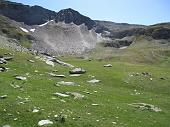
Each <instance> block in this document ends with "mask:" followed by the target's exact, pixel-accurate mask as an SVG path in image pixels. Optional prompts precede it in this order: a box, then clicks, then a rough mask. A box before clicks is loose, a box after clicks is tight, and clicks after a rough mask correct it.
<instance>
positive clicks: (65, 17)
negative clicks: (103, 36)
mask: <svg viewBox="0 0 170 127" xmlns="http://www.w3.org/2000/svg"><path fill="white" fill-rule="evenodd" d="M55 21H56V22H65V23H67V24H69V23H74V24H76V25H82V24H85V25H86V26H87V27H88V29H92V28H93V27H94V26H95V21H93V20H91V19H90V18H89V17H86V16H83V15H81V14H80V13H79V12H77V11H75V10H73V9H71V8H68V9H64V10H61V11H59V12H58V13H57V16H56V17H55Z"/></svg>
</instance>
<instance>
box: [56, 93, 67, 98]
mask: <svg viewBox="0 0 170 127" xmlns="http://www.w3.org/2000/svg"><path fill="white" fill-rule="evenodd" d="M54 95H56V96H59V97H69V95H67V94H62V93H54Z"/></svg>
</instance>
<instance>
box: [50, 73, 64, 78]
mask: <svg viewBox="0 0 170 127" xmlns="http://www.w3.org/2000/svg"><path fill="white" fill-rule="evenodd" d="M49 75H50V76H53V77H59V78H66V76H65V75H56V74H54V73H49Z"/></svg>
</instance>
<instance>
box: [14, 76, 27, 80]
mask: <svg viewBox="0 0 170 127" xmlns="http://www.w3.org/2000/svg"><path fill="white" fill-rule="evenodd" d="M15 79H17V80H27V78H26V77H23V76H16V77H15Z"/></svg>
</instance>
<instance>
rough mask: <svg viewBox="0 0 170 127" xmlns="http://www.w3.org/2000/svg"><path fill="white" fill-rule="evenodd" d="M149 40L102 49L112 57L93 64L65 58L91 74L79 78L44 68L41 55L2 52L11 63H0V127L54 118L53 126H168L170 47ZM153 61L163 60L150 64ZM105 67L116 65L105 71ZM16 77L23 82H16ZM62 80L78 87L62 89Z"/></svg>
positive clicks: (66, 71)
mask: <svg viewBox="0 0 170 127" xmlns="http://www.w3.org/2000/svg"><path fill="white" fill-rule="evenodd" d="M148 42H149V41H146V42H140V38H139V39H138V41H137V42H136V43H134V44H133V45H131V46H130V47H129V48H127V49H124V50H121V51H118V50H117V51H116V50H114V52H113V49H111V50H103V52H102V55H104V54H105V55H107V53H109V54H111V53H112V55H113V56H114V57H112V58H111V59H98V60H97V59H96V58H98V57H99V56H95V55H100V53H99V52H98V53H96V52H97V51H95V53H96V54H91V55H93V58H94V59H91V60H88V59H81V58H75V57H70V56H69V57H61V58H60V59H61V60H63V61H65V62H67V63H70V64H72V65H74V66H75V67H82V68H84V69H85V70H86V71H87V72H86V73H85V74H82V75H80V76H79V77H71V76H70V74H69V71H70V70H71V68H69V67H65V66H62V65H59V64H57V63H55V66H54V67H52V66H50V65H48V64H46V62H45V61H42V59H41V57H43V56H42V55H40V56H37V55H32V54H30V53H29V52H16V51H15V50H12V49H2V48H1V49H0V56H1V57H2V58H3V57H9V56H12V57H13V59H12V60H11V61H7V64H1V65H0V66H1V67H0V68H1V69H2V67H3V68H4V67H5V68H6V69H7V70H5V71H2V72H0V126H5V125H6V126H7V125H9V126H10V127H30V126H31V127H33V126H34V127H38V123H39V121H41V120H50V121H51V123H53V124H51V125H50V126H51V127H112V126H115V127H126V126H127V127H139V126H140V127H168V126H169V117H170V110H169V107H170V103H169V102H170V98H169V96H170V95H169V93H170V89H169V88H170V86H169V82H170V79H169V74H170V70H169V62H170V60H169V49H168V46H165V47H163V46H162V47H160V45H159V43H158V44H155V43H152V42H150V43H152V45H151V44H150V43H148ZM143 47H145V48H143ZM158 47H159V48H158ZM102 49H103V48H102ZM159 49H160V51H159ZM96 50H97V49H96ZM162 50H163V51H165V50H167V54H165V53H166V52H164V55H162V56H166V58H165V57H162V56H160V54H161V51H162ZM100 51H102V50H100ZM110 51H111V52H110ZM151 51H153V53H154V52H159V53H160V54H159V55H157V56H155V55H156V54H155V53H154V54H150V53H151ZM116 55H117V56H116ZM153 57H154V58H155V57H157V59H159V61H157V62H156V63H155V62H149V61H150V60H151V58H153ZM105 58H107V57H105ZM147 58H148V59H147ZM125 59H126V60H125ZM133 60H134V61H133ZM135 60H139V61H137V62H135ZM143 60H145V61H143ZM132 61H133V62H132ZM148 63H149V64H148ZM107 64H111V65H112V67H104V65H107ZM55 75H64V76H65V77H66V78H63V77H62V76H61V77H55ZM17 76H21V77H24V78H23V80H17V79H16V77H17ZM25 79H26V80H25ZM94 79H96V80H94ZM91 80H92V81H97V80H100V82H98V83H97V82H96V83H90V82H88V81H91ZM63 81H65V82H73V83H74V85H63V84H62V83H61V82H63ZM68 92H70V93H76V94H72V95H70V94H69V93H68ZM54 93H60V94H59V95H62V94H64V95H65V94H66V95H70V96H68V97H63V96H59V95H58V96H56V95H54ZM134 103H137V104H136V105H135V104H134ZM144 104H146V105H144ZM6 126H5V127H6Z"/></svg>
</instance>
